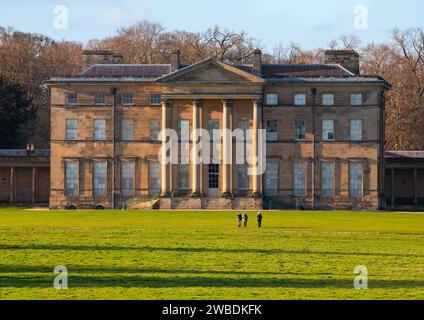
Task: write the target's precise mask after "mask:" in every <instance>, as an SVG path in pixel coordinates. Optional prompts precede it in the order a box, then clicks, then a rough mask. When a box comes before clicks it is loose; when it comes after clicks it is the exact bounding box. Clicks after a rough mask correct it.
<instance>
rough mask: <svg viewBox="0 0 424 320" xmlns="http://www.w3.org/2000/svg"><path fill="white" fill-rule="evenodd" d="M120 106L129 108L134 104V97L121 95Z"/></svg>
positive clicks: (126, 94)
mask: <svg viewBox="0 0 424 320" xmlns="http://www.w3.org/2000/svg"><path fill="white" fill-rule="evenodd" d="M122 104H123V105H124V106H131V105H133V104H134V95H133V94H132V93H124V94H123V95H122Z"/></svg>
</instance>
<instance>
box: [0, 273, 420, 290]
mask: <svg viewBox="0 0 424 320" xmlns="http://www.w3.org/2000/svg"><path fill="white" fill-rule="evenodd" d="M53 279H54V275H53V274H51V275H50V276H46V275H41V276H26V275H25V276H0V288H1V287H3V288H6V287H7V288H52V287H53ZM369 286H370V288H373V289H377V288H381V289H382V288H385V289H401V288H418V287H422V288H423V289H424V280H372V281H370V282H369ZM69 287H70V288H107V287H109V288H112V287H117V288H118V287H119V288H193V287H195V288H200V287H204V288H341V289H353V281H352V279H328V278H327V279H326V278H322V279H304V278H298V279H290V278H285V279H277V278H251V277H249V278H230V277H225V278H213V277H197V276H194V277H193V276H190V277H187V276H181V277H179V276H178V275H177V274H174V276H172V277H159V276H140V275H134V276H128V275H123V274H122V275H119V274H116V275H113V276H110V275H109V276H104V277H102V276H101V275H99V276H83V275H74V276H71V275H70V276H69Z"/></svg>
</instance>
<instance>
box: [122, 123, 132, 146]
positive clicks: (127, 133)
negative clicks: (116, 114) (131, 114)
mask: <svg viewBox="0 0 424 320" xmlns="http://www.w3.org/2000/svg"><path fill="white" fill-rule="evenodd" d="M122 140H124V141H132V140H134V120H132V119H123V120H122Z"/></svg>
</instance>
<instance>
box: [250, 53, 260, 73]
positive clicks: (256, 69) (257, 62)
mask: <svg viewBox="0 0 424 320" xmlns="http://www.w3.org/2000/svg"><path fill="white" fill-rule="evenodd" d="M252 60H253V61H252V62H253V72H255V73H256V74H259V75H260V74H262V51H261V50H260V49H256V50H255V51H253V59H252Z"/></svg>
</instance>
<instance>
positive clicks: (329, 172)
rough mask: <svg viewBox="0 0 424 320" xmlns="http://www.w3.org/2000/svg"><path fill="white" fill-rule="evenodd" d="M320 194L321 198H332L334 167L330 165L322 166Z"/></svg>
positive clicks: (324, 164)
mask: <svg viewBox="0 0 424 320" xmlns="http://www.w3.org/2000/svg"><path fill="white" fill-rule="evenodd" d="M321 192H322V196H323V197H332V196H334V165H333V164H332V163H323V164H322V167H321Z"/></svg>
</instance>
